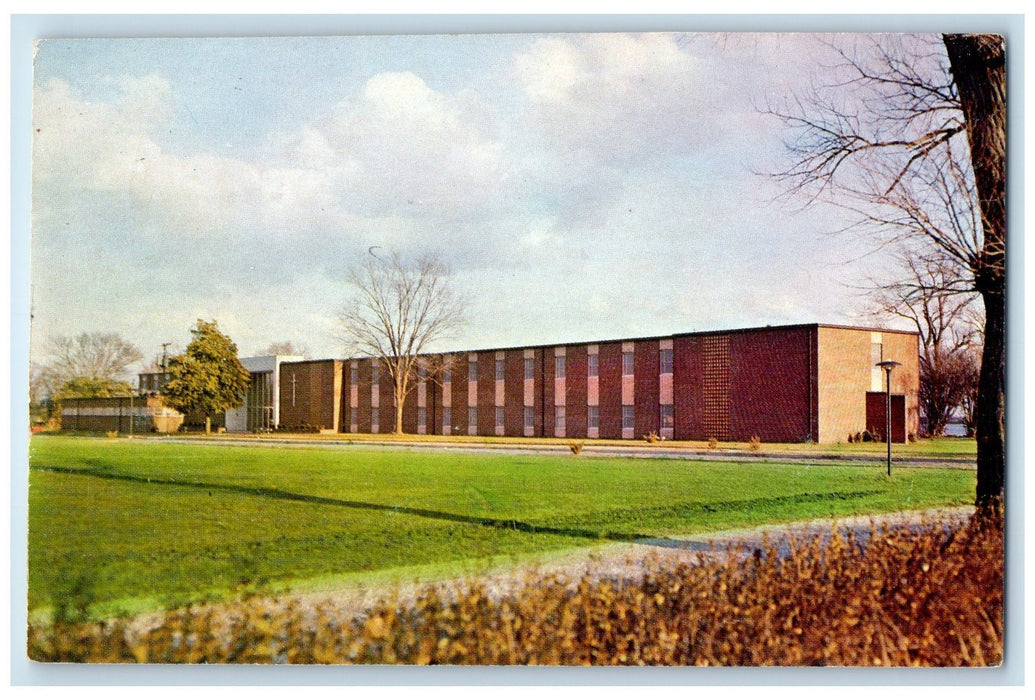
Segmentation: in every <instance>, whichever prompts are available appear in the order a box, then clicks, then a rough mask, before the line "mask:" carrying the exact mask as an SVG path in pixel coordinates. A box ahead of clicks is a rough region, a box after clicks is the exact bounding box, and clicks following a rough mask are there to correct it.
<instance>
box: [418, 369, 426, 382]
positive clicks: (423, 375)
mask: <svg viewBox="0 0 1035 700" xmlns="http://www.w3.org/2000/svg"><path fill="white" fill-rule="evenodd" d="M427 378H428V368H427V367H425V366H424V365H418V366H417V379H419V380H420V381H422V382H423V381H424V380H425V379H427Z"/></svg>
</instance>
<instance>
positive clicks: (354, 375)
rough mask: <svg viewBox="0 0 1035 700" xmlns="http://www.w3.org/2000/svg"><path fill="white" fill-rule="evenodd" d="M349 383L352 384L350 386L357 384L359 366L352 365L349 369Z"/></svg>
mask: <svg viewBox="0 0 1035 700" xmlns="http://www.w3.org/2000/svg"><path fill="white" fill-rule="evenodd" d="M349 383H350V384H352V386H356V385H357V384H359V367H353V368H352V369H351V370H350V371H349Z"/></svg>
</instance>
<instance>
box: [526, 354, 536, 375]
mask: <svg viewBox="0 0 1035 700" xmlns="http://www.w3.org/2000/svg"><path fill="white" fill-rule="evenodd" d="M525 379H535V360H533V359H532V358H531V357H526V358H525Z"/></svg>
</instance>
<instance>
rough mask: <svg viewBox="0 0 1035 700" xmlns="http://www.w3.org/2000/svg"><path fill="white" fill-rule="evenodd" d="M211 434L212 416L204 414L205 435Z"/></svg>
mask: <svg viewBox="0 0 1035 700" xmlns="http://www.w3.org/2000/svg"><path fill="white" fill-rule="evenodd" d="M211 434H212V417H211V416H205V435H211Z"/></svg>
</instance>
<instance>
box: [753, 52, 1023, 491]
mask: <svg viewBox="0 0 1035 700" xmlns="http://www.w3.org/2000/svg"><path fill="white" fill-rule="evenodd" d="M853 42H857V43H853ZM829 45H830V47H831V48H833V49H834V50H835V51H836V52H837V54H838V55H839V57H840V60H839V71H840V73H839V74H838V75H837V77H836V78H835V79H834V80H832V81H830V82H829V83H827V84H824V85H821V86H817V87H815V88H814V89H813V91H811V92H810V93H808V94H806V95H802V96H799V97H798V98H797V99H796V100H795V101H794V102H793V103H791V104H789V105H786V106H785V107H781V108H772V107H771V108H770V109H769V110H768V111H769V112H770V113H772V114H775V115H777V116H779V117H780V118H781V119H783V120H784V122H785V124H786V125H787V126H788V127H789V129H790V130H791V133H792V134H793V137H792V138H791V139H790V140H789V141H788V142H787V146H788V149H789V153H790V156H791V165H790V167H788V168H787V169H786V170H784V171H783V172H781V173H778V174H777V177H778V178H779V179H781V180H782V181H783V182H785V183H786V184H787V185H788V188H789V190H790V191H791V192H793V193H797V194H801V195H804V196H806V198H807V201H808V202H814V201H819V200H821V201H826V202H830V203H833V204H836V205H838V206H842V207H845V208H847V209H850V210H851V211H853V212H855V213H856V215H857V217H858V218H857V221H858V223H859V225H860V226H862V227H865V228H866V229H868V233H869V234H871V235H873V236H874V237H875V240H876V241H877V242H878V244H879V245H884V246H886V245H894V246H901V247H903V248H905V249H908V250H911V251H912V252H913V255H915V256H916V257H917V258H918V259H924V260H927V261H931V262H937V263H938V264H941V265H943V266H944V267H945V268H946V269H947V270H952V271H955V272H956V276H955V277H953V278H950V279H945V280H943V283H944V287H945V291H947V292H960V293H973V292H977V293H978V294H980V295H981V298H982V301H983V303H984V310H985V319H984V324H983V327H984V334H985V343H984V352H983V357H982V364H981V381H980V386H979V393H978V400H977V405H976V409H975V413H976V419H975V421H976V425H977V441H978V459H977V462H978V486H977V493H976V500H977V502H978V503H979V504H984V503H988V502H990V501H991V500H998V499H1001V498H1002V494H1003V471H1004V467H1005V434H1004V421H1003V419H1004V411H1005V386H1004V381H1005V349H1006V348H1005V339H1006V336H1005V291H1006V266H1005V252H1006V238H1005V233H1006V219H1005V160H1006V150H1005V135H1006V131H1005V119H1006V83H1005V60H1004V48H1003V40H1002V37H999V36H990V35H945V36H942V37H937V36H933V35H932V36H914V35H880V36H868V37H862V38H854V39H849V40H848V43H847V44H833V43H831V44H829ZM973 212H979V213H980V217H975V215H974V214H973ZM978 218H979V220H976V219H978Z"/></svg>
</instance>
